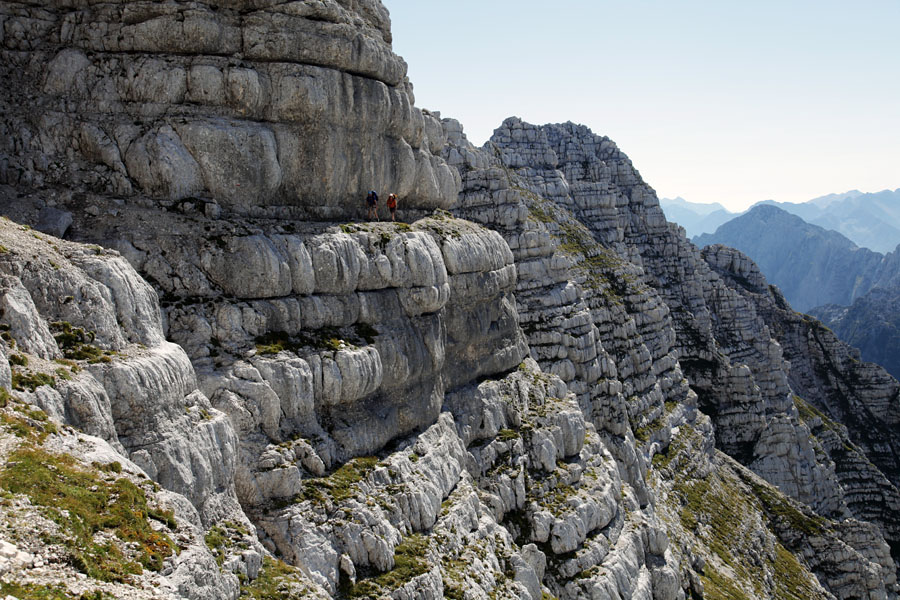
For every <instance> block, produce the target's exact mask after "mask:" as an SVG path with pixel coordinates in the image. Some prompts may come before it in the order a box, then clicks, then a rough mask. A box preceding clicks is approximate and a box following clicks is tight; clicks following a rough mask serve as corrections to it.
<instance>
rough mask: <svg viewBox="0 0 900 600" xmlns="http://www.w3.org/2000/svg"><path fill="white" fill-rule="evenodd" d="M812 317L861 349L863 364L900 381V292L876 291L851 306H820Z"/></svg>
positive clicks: (893, 288) (892, 290)
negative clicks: (880, 368) (871, 364)
mask: <svg viewBox="0 0 900 600" xmlns="http://www.w3.org/2000/svg"><path fill="white" fill-rule="evenodd" d="M809 314H811V315H812V316H814V317H816V318H817V319H819V320H821V321H822V323H823V324H824V325H826V326H827V327H830V328H831V329H833V330H834V332H835V333H836V334H837V336H838V337H839V338H841V339H842V340H844V341H845V342H847V343H848V344H850V345H851V346H853V347H854V348H859V351H860V356H861V357H862V359H863V360H865V361H869V362H874V363H878V364H879V365H881V366H882V367H884V368H885V370H887V372H888V373H890V374H891V375H893V376H894V377H900V289H898V288H897V287H890V288H880V287H879V288H874V289H872V290H870V291H869V292H867V293H866V294H864V295H863V296H861V297H859V298H857V299H856V300H854V301H853V304H851V305H850V306H837V305H834V304H830V305H826V306H819V307H816V308H813V309H811V310H810V311H809Z"/></svg>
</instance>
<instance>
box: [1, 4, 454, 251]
mask: <svg viewBox="0 0 900 600" xmlns="http://www.w3.org/2000/svg"><path fill="white" fill-rule="evenodd" d="M0 18H2V21H3V27H4V30H5V32H6V33H5V35H4V36H3V37H2V38H0V52H2V56H3V60H2V65H3V67H2V68H3V75H4V79H5V80H6V81H7V82H8V83H9V85H8V86H7V92H6V93H4V95H3V98H2V113H3V119H2V121H0V131H2V135H0V138H2V140H3V142H2V144H3V145H2V147H0V183H10V184H22V185H25V186H31V185H35V186H38V187H43V186H51V185H55V184H62V185H65V186H66V187H67V188H69V189H72V188H73V187H74V188H75V189H74V190H72V191H75V190H77V189H79V188H80V189H86V190H91V191H97V192H102V193H108V194H115V195H117V196H119V197H134V196H135V195H136V194H141V195H147V196H150V197H152V198H154V199H156V200H157V202H158V203H161V204H162V205H168V204H171V203H172V202H175V201H179V200H183V199H192V200H194V201H196V199H197V198H202V199H203V200H202V201H203V202H204V203H210V204H214V205H215V206H217V207H221V208H222V209H225V210H227V211H230V212H234V213H237V214H245V215H246V214H255V215H260V214H270V215H275V214H277V215H286V214H293V215H298V216H316V217H319V218H327V219H331V218H335V219H340V218H347V217H348V216H351V215H361V214H362V211H363V208H364V207H363V199H364V197H365V194H366V191H367V190H369V189H377V190H384V189H389V190H391V191H394V192H396V193H398V194H400V196H401V197H403V198H404V206H405V208H407V209H425V210H431V209H434V208H437V207H444V208H446V207H447V206H449V204H450V203H452V202H453V200H454V198H455V195H456V191H457V188H458V182H457V179H456V177H457V176H456V174H455V172H454V171H453V170H451V169H450V168H448V166H447V165H446V164H445V163H444V162H443V161H442V160H441V159H440V158H439V157H438V156H437V155H439V153H440V149H441V147H442V145H443V138H442V136H441V127H440V124H439V123H438V122H437V120H436V119H435V118H434V117H433V116H431V115H429V114H428V113H425V112H422V111H420V110H419V109H417V108H415V107H414V106H413V95H412V88H411V86H410V85H409V84H408V82H407V81H406V77H405V76H406V63H405V62H404V61H403V59H401V58H400V57H398V56H397V55H395V54H394V53H393V52H392V51H391V46H390V42H391V35H390V20H389V17H388V13H387V10H386V9H385V8H384V7H383V6H382V5H381V3H380V2H377V1H374V0H366V1H364V2H355V1H354V2H349V1H340V2H326V3H322V2H291V3H277V2H268V1H266V2H251V3H234V2H216V1H210V2H201V3H194V2H182V1H179V0H169V1H167V2H163V3H125V2H114V3H111V4H103V5H96V4H90V3H74V4H72V3H52V4H49V5H33V4H27V3H26V4H17V3H12V2H4V3H3V4H2V5H0ZM34 82H37V84H36V85H35V83H34ZM385 195H386V194H385ZM209 210H214V209H213V208H212V207H210V208H209ZM215 210H218V209H215ZM63 230H64V228H63ZM57 231H59V230H57ZM57 231H54V233H55V232H57Z"/></svg>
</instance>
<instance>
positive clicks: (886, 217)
mask: <svg viewBox="0 0 900 600" xmlns="http://www.w3.org/2000/svg"><path fill="white" fill-rule="evenodd" d="M765 204H770V205H772V206H777V207H778V208H781V209H782V210H785V211H787V212H789V213H791V214H795V215H797V216H799V217H801V218H802V219H803V220H804V221H806V222H807V223H811V224H813V225H818V226H819V227H823V228H825V229H831V230H833V231H837V232H839V233H841V234H843V235H844V236H846V237H847V238H849V239H850V240H852V241H853V242H854V243H855V244H856V245H857V246H859V247H860V248H868V249H870V250H873V251H875V252H881V253H886V252H890V251H892V250H893V249H894V248H895V247H896V246H897V244H900V189H897V190H883V191H880V192H875V193H867V194H863V193H861V192H847V193H846V194H831V195H829V196H823V197H822V198H817V199H814V200H810V201H809V202H803V203H792V202H774V201H772V200H767V201H766V202H765Z"/></svg>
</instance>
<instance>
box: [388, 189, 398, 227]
mask: <svg viewBox="0 0 900 600" xmlns="http://www.w3.org/2000/svg"><path fill="white" fill-rule="evenodd" d="M387 207H388V208H389V209H390V211H391V221H395V220H396V218H395V217H396V215H397V194H389V195H388V199H387Z"/></svg>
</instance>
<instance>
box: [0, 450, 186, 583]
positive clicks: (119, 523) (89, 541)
mask: <svg viewBox="0 0 900 600" xmlns="http://www.w3.org/2000/svg"><path fill="white" fill-rule="evenodd" d="M0 488H3V489H5V490H7V491H9V492H11V493H13V494H24V495H26V496H28V498H29V499H30V500H31V502H32V503H33V504H35V505H37V506H40V507H42V508H43V510H44V512H45V514H46V515H47V516H48V517H49V518H51V519H52V520H54V521H56V522H57V523H58V524H59V525H60V526H61V528H62V530H63V532H64V533H65V535H66V539H65V540H64V543H65V545H66V546H67V548H68V550H69V553H70V557H71V561H72V564H73V565H74V566H75V567H76V568H78V569H79V570H80V571H82V572H84V573H85V574H87V575H88V576H90V577H93V578H95V579H101V580H104V581H128V580H129V578H130V576H131V575H136V574H140V573H141V572H142V571H143V569H144V568H148V569H151V570H154V571H159V570H160V569H162V565H163V560H164V559H165V558H166V557H168V556H170V555H171V554H172V553H173V552H174V549H175V544H174V543H173V542H172V540H171V539H170V538H169V536H168V535H166V534H165V533H159V532H157V531H155V530H154V529H153V528H152V527H151V526H150V522H149V521H148V517H149V516H150V514H151V513H154V512H156V513H157V514H160V513H164V511H159V509H153V508H151V507H150V506H149V505H148V504H147V497H146V495H145V493H144V491H143V490H142V489H140V488H139V487H137V486H136V485H134V484H133V483H132V482H131V481H129V480H128V479H124V478H122V479H118V480H116V481H114V482H112V483H110V482H107V481H105V480H104V479H102V478H101V477H99V476H98V475H97V474H96V473H92V472H89V471H85V470H83V469H81V468H79V467H78V466H77V465H76V463H75V460H74V459H73V458H72V457H70V456H66V455H55V454H50V453H48V452H46V451H44V450H41V449H38V448H25V449H21V450H18V451H16V452H15V453H14V454H13V455H12V456H11V457H10V460H9V462H8V463H7V466H6V468H5V469H4V470H3V472H2V473H0ZM100 531H110V532H112V533H114V534H115V536H116V537H117V538H119V539H120V540H122V541H124V542H133V543H134V544H136V546H137V548H138V551H137V556H136V557H135V558H129V557H126V556H125V555H124V554H123V552H122V550H121V548H120V547H119V545H118V544H116V543H114V542H112V541H108V542H106V543H103V544H98V543H96V542H95V541H94V535H95V534H96V533H98V532H100Z"/></svg>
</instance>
